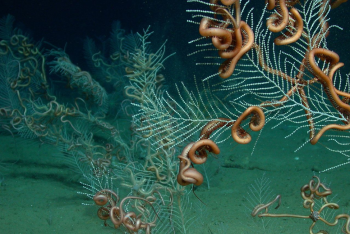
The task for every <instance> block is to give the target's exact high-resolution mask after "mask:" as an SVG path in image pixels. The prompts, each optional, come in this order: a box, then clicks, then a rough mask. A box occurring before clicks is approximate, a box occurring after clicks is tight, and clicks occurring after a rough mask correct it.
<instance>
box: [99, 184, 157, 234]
mask: <svg viewBox="0 0 350 234" xmlns="http://www.w3.org/2000/svg"><path fill="white" fill-rule="evenodd" d="M158 194H159V193H158ZM159 195H160V194H159ZM160 198H161V199H162V197H161V196H160ZM156 199H157V198H156V197H155V196H154V195H153V194H151V195H150V196H149V197H147V198H141V197H135V196H128V197H125V198H124V199H122V200H121V201H120V202H119V196H118V195H117V194H116V193H115V192H114V191H112V190H109V189H103V190H101V191H98V192H97V193H96V194H95V196H94V197H93V200H94V201H95V203H96V205H98V206H101V207H100V208H99V209H98V211H97V216H98V217H99V218H100V219H102V220H104V221H105V225H106V226H107V225H108V224H107V223H106V221H107V220H109V219H110V220H111V221H112V223H113V225H114V228H116V229H118V228H119V227H120V226H121V225H122V226H124V227H125V228H126V229H127V230H128V231H130V232H133V233H134V232H138V231H139V230H142V229H143V230H144V231H145V232H146V233H147V234H149V233H151V229H152V227H155V226H156V221H157V218H158V213H157V211H156V210H155V208H154V207H153V205H152V204H153V203H154V202H155V201H156ZM129 200H136V201H143V202H144V203H146V204H148V205H150V206H151V208H152V209H153V211H154V213H155V216H154V219H153V220H152V221H150V222H149V221H145V219H146V218H144V219H143V218H142V216H143V214H144V213H145V212H146V210H145V208H144V207H145V204H141V203H140V204H138V205H136V206H135V209H136V210H138V211H139V212H140V214H138V215H137V214H136V213H135V212H133V211H129V212H127V211H126V210H125V207H124V205H125V203H126V202H127V201H129ZM162 202H163V203H164V201H163V200H162ZM135 204H136V203H135ZM148 216H149V214H148Z"/></svg>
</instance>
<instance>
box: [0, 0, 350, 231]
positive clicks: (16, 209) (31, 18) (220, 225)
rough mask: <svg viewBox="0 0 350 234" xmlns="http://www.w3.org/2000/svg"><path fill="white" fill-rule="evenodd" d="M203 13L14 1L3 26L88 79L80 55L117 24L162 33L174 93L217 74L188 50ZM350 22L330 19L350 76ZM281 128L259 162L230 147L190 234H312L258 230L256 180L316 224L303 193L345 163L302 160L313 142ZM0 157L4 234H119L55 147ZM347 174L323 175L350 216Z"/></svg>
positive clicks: (290, 227) (3, 144)
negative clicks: (62, 53)
mask: <svg viewBox="0 0 350 234" xmlns="http://www.w3.org/2000/svg"><path fill="white" fill-rule="evenodd" d="M243 1H244V0H243ZM263 3H264V1H263V0H251V5H253V6H254V7H255V11H256V12H257V13H258V12H259V9H261V8H262V7H263ZM195 4H196V3H191V4H190V3H186V1H185V0H180V1H175V0H173V1H170V0H164V1H161V0H142V1H141V0H135V1H127V0H115V1H105V0H99V1H93V0H84V1H82V0H80V1H79V0H77V1H72V0H70V1H68V0H60V1H52V0H50V1H39V0H30V1H18V0H8V1H2V2H1V4H0V17H3V16H5V15H7V14H11V15H13V16H15V18H16V24H17V26H19V27H21V28H23V29H25V31H28V32H30V33H31V36H32V37H33V38H34V40H35V41H38V40H40V39H42V38H44V39H45V41H47V42H49V43H51V44H52V45H55V46H57V47H60V48H63V47H66V52H67V54H69V56H70V58H71V60H72V61H73V63H75V64H77V65H78V66H80V67H81V68H83V70H84V69H87V70H88V67H87V66H86V64H85V60H84V58H83V48H82V42H83V40H84V39H85V38H86V37H91V38H93V39H95V40H98V39H99V38H100V39H102V38H104V37H106V36H108V35H109V33H110V31H111V25H112V22H113V21H115V20H119V21H121V24H122V28H124V29H125V30H126V31H127V32H131V31H132V32H141V31H142V29H144V28H147V27H148V26H149V25H151V30H153V31H155V32H154V36H153V37H152V38H151V40H152V43H154V44H155V48H157V46H158V45H160V44H161V43H162V42H163V41H164V40H165V39H167V40H168V42H167V52H168V53H172V52H176V55H175V56H173V57H172V58H171V59H169V60H168V61H167V62H166V64H165V67H166V70H165V71H164V72H163V73H164V74H165V77H166V83H167V84H168V86H169V88H170V91H173V90H172V87H173V84H174V83H175V82H180V81H183V82H184V83H185V84H186V85H191V84H193V83H192V82H193V76H194V75H196V76H197V77H198V78H201V77H205V76H206V75H208V74H212V73H213V71H214V72H215V71H216V69H217V68H216V67H203V68H202V67H196V66H195V61H196V57H188V56H187V54H188V53H190V52H192V51H193V50H194V48H193V46H192V45H189V44H188V41H190V40H192V39H195V38H197V37H198V29H197V26H196V25H193V24H189V23H186V20H188V19H189V18H190V13H186V9H193V8H195V7H193V6H194V5H195ZM349 12H350V3H349V2H348V3H345V4H343V5H342V6H341V7H340V8H339V9H335V10H334V11H332V12H331V13H330V18H331V21H330V23H331V24H337V25H339V26H340V27H342V28H344V30H343V31H336V30H334V32H333V29H332V31H331V37H332V39H331V40H328V41H329V44H328V47H329V48H330V49H332V50H334V51H336V52H337V53H338V54H339V56H340V58H341V61H342V62H344V63H345V64H346V66H347V67H345V68H344V70H347V71H349V70H350V69H348V68H349V64H350V45H349V44H350V20H349ZM332 33H333V34H332ZM47 46H48V47H49V45H47ZM217 79H219V78H217ZM273 124H274V123H271V126H267V127H266V130H265V129H264V133H263V134H262V136H261V138H260V139H259V141H258V143H257V144H256V148H255V152H254V154H253V155H250V154H251V152H252V146H253V144H255V143H251V144H250V145H244V146H243V145H238V146H237V144H233V143H230V144H227V145H225V146H223V148H222V155H220V157H222V159H221V161H220V162H221V165H220V167H218V168H215V169H213V171H215V173H213V174H215V176H213V178H212V180H211V186H210V188H209V187H208V186H207V187H201V188H199V189H198V190H197V192H196V193H197V195H198V196H199V197H200V198H201V200H203V201H205V203H206V204H207V211H206V213H205V215H204V219H203V220H201V222H199V224H200V225H194V226H195V229H194V230H192V231H190V232H189V233H218V234H219V233H286V234H291V233H293V234H294V233H298V234H299V233H300V234H301V233H308V227H309V226H310V224H311V222H310V220H295V219H281V220H278V221H276V222H274V224H273V226H272V227H271V228H270V229H269V230H257V229H256V226H255V225H253V224H252V222H253V221H250V210H249V209H250V208H251V205H250V204H247V203H246V200H245V199H244V197H245V196H246V194H247V192H248V190H249V189H248V188H249V185H250V184H254V181H255V180H256V179H257V178H263V177H267V178H269V179H270V180H271V188H273V192H272V193H273V194H282V196H283V204H282V207H281V208H282V209H281V208H280V209H281V210H278V212H280V213H283V212H285V213H296V214H304V215H308V211H307V210H305V209H304V208H302V200H301V199H300V195H299V191H300V190H299V189H300V187H301V186H302V185H304V184H306V183H307V182H308V181H309V180H310V179H311V177H312V176H313V175H314V174H315V173H316V172H313V170H314V169H317V170H322V169H325V168H327V167H330V166H333V165H337V164H339V163H342V162H346V160H347V158H346V157H344V156H341V155H339V154H334V153H332V152H330V151H328V150H326V149H325V148H324V147H323V146H322V145H319V144H318V145H316V146H311V145H306V146H304V147H303V148H302V149H301V150H299V151H297V152H294V151H295V149H297V148H298V147H299V146H300V145H301V144H302V143H303V142H304V141H305V139H306V138H307V137H308V135H307V133H298V134H295V135H293V136H292V137H290V138H288V139H285V138H284V137H285V136H286V135H288V134H289V133H290V132H291V131H293V129H294V128H295V126H281V127H280V128H277V129H274V130H271V127H272V125H273ZM253 137H257V135H253ZM16 139H17V138H16ZM330 144H332V143H330ZM0 155H1V158H0V159H1V160H3V162H6V163H9V164H11V166H9V167H8V168H7V169H6V171H5V172H4V180H3V181H2V182H1V187H0V234H20V233H22V234H29V233H32V234H44V233H45V234H46V233H73V234H74V233H84V234H88V233H121V232H118V230H115V229H112V228H110V227H105V226H104V225H103V222H102V221H101V220H99V219H98V218H97V216H96V210H97V208H96V207H95V206H83V205H81V203H82V202H85V203H87V202H89V201H88V200H87V199H86V198H85V197H84V196H82V195H79V194H77V193H76V192H77V191H82V188H81V185H80V184H79V183H78V180H79V177H78V176H76V175H74V173H72V172H71V171H70V170H69V169H68V167H67V166H65V165H64V163H63V162H61V161H60V160H58V159H57V160H56V159H55V149H54V147H51V146H48V145H40V143H39V142H35V141H32V140H18V141H15V140H14V139H13V138H11V137H9V136H0ZM247 157H249V165H246V167H244V168H238V167H232V166H231V164H230V163H232V162H233V163H232V164H234V162H235V160H237V161H239V160H245V158H247ZM349 168H350V166H349V165H347V166H344V167H341V168H339V169H336V170H333V171H330V172H327V173H324V174H322V175H321V178H326V180H327V181H330V183H331V185H332V186H331V188H332V190H333V191H334V194H337V196H336V198H335V201H337V202H339V203H338V204H340V206H341V207H342V211H344V212H347V213H349V211H350V204H349V201H350V188H349V186H350V181H349V177H348V176H349ZM191 199H196V198H194V197H191ZM258 231H259V232H258ZM331 233H340V232H339V230H338V231H336V230H334V232H331Z"/></svg>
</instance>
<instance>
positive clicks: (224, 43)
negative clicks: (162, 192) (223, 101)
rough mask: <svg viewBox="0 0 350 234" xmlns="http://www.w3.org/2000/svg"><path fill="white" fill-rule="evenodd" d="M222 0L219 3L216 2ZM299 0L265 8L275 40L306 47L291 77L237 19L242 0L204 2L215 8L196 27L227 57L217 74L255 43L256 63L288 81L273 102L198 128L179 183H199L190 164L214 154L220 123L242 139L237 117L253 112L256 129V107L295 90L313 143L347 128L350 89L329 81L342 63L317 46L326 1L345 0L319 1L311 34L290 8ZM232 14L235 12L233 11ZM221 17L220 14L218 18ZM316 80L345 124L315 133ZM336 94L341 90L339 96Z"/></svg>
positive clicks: (259, 116) (260, 122)
mask: <svg viewBox="0 0 350 234" xmlns="http://www.w3.org/2000/svg"><path fill="white" fill-rule="evenodd" d="M220 2H221V4H220ZM298 2H299V1H298V0H279V1H275V0H268V1H266V7H267V9H268V10H274V13H272V14H271V15H270V17H269V18H268V20H267V22H266V24H267V27H268V29H269V30H270V31H271V32H274V33H281V35H280V36H278V37H277V38H275V40H274V43H275V44H276V45H279V46H283V45H288V44H291V43H294V42H296V41H298V40H299V39H300V37H303V39H304V40H306V41H307V42H308V43H307V44H308V45H309V46H308V47H307V48H306V51H305V53H304V58H303V60H302V61H301V63H300V67H299V69H298V73H297V74H296V76H295V77H291V76H290V75H288V74H286V73H284V72H282V71H280V70H276V69H273V68H271V67H269V66H268V65H267V64H266V63H265V61H264V55H263V52H262V50H261V49H260V46H259V45H258V44H256V43H255V42H254V32H253V31H252V29H251V28H250V27H249V25H248V24H247V23H245V22H244V21H242V20H241V16H240V13H241V11H240V1H238V0H210V3H209V4H208V5H209V6H210V9H211V10H212V11H213V13H214V17H210V18H207V17H204V18H202V20H201V22H200V26H199V32H200V34H201V35H202V36H203V37H208V38H211V41H212V44H213V45H214V47H215V48H217V49H218V53H219V56H220V57H221V58H223V59H226V60H225V61H224V62H223V63H222V64H221V66H220V68H219V72H218V74H219V76H220V77H222V78H228V77H230V76H231V75H232V73H233V72H234V69H235V67H236V64H237V62H238V61H239V60H240V59H241V57H242V56H243V55H244V54H245V53H246V52H248V51H249V50H250V49H252V48H253V49H255V50H256V51H257V54H258V55H259V64H260V66H261V67H262V68H263V69H264V70H265V71H266V72H268V73H271V74H274V75H277V76H279V77H281V78H283V79H284V80H286V81H287V82H289V83H290V84H291V88H290V90H289V91H288V92H286V94H285V95H284V96H283V97H282V98H281V99H280V100H279V101H278V102H277V103H273V102H269V101H267V102H263V103H261V104H260V106H251V107H249V108H247V109H246V111H245V112H244V113H243V114H242V115H241V116H240V117H239V118H238V119H237V120H230V119H227V118H219V119H217V120H213V121H210V122H209V123H208V124H207V125H206V126H205V127H204V128H203V129H202V132H201V136H200V140H199V141H197V142H195V143H194V142H192V143H190V144H188V145H187V146H186V147H185V148H184V150H183V151H182V153H181V155H180V156H178V158H179V159H180V166H179V173H178V179H177V180H178V183H179V184H181V185H188V184H195V185H200V184H202V182H203V176H202V175H201V173H199V172H198V171H197V170H196V169H195V168H191V164H192V163H194V164H202V163H204V162H205V161H206V158H207V152H206V151H209V152H213V153H214V154H218V153H219V152H220V150H219V148H218V146H217V145H216V144H215V142H213V141H211V140H209V139H208V138H209V136H210V134H211V133H212V132H213V131H214V130H216V129H218V128H221V127H224V126H232V137H233V139H234V140H235V141H236V142H238V143H240V144H246V143H248V142H250V140H251V137H250V135H249V134H248V133H247V132H246V131H245V130H243V129H242V128H241V127H240V124H241V122H242V121H243V120H244V119H246V118H247V117H248V116H249V115H250V114H253V118H252V120H251V122H250V128H251V129H252V130H253V131H259V130H261V129H262V127H263V126H264V124H265V116H264V113H263V111H262V109H261V108H260V107H269V106H274V107H276V106H279V105H282V104H283V103H285V102H286V101H287V100H288V99H289V98H290V97H291V96H292V95H293V94H295V93H298V95H299V97H300V98H301V104H302V105H303V106H304V111H305V116H306V118H307V121H308V125H309V129H310V142H311V143H312V144H316V143H317V142H318V140H319V139H320V137H321V136H322V135H323V134H324V133H325V132H326V131H327V130H329V129H337V130H347V129H350V106H349V105H348V102H349V100H350V94H349V93H346V92H342V91H339V90H337V89H336V88H335V87H334V85H333V81H332V80H333V76H334V74H335V72H336V71H337V70H338V69H339V68H340V67H342V66H343V65H344V64H343V63H339V56H338V55H337V54H336V53H335V52H333V51H330V50H328V49H324V48H320V47H321V42H322V40H323V39H324V38H326V37H327V36H328V34H329V31H328V28H329V26H328V23H327V20H326V19H325V14H326V13H325V12H326V8H327V7H332V8H335V7H337V6H339V5H340V4H341V3H342V2H343V1H333V2H330V1H326V0H325V1H323V2H322V3H320V4H321V5H320V10H319V14H318V16H319V17H318V21H319V25H320V27H321V30H320V32H319V33H317V34H315V35H313V37H312V38H309V36H308V34H307V33H306V32H304V26H303V19H302V17H301V15H300V13H299V11H298V10H297V9H296V8H294V5H295V4H297V3H298ZM233 14H234V15H235V17H234V16H233ZM219 17H222V19H219ZM320 61H321V62H323V63H324V67H325V69H321V68H320V67H319V65H318V63H319V62H320ZM306 71H308V72H309V73H310V74H311V76H312V77H311V79H306V78H304V76H308V75H306ZM314 83H320V84H321V85H322V87H323V89H324V91H325V93H326V95H327V97H328V99H329V101H330V103H331V104H332V106H333V107H334V108H335V109H336V110H337V111H338V112H339V114H340V115H341V116H342V117H343V119H344V121H343V122H344V123H345V125H339V124H329V125H327V126H324V127H323V128H322V129H320V130H319V131H318V133H316V128H315V124H314V119H313V115H312V111H311V108H310V105H309V101H308V97H307V94H306V92H305V88H306V87H307V86H309V85H312V84H314ZM339 96H343V97H344V98H343V99H340V97H339Z"/></svg>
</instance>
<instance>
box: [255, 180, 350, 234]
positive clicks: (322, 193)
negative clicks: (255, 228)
mask: <svg viewBox="0 0 350 234" xmlns="http://www.w3.org/2000/svg"><path fill="white" fill-rule="evenodd" d="M300 190H301V197H302V198H303V200H304V202H303V207H304V208H305V209H309V210H310V215H308V216H307V215H295V214H271V213H269V207H270V206H271V205H272V204H273V203H275V202H276V201H278V205H277V207H276V208H275V209H277V208H278V207H279V206H280V205H281V195H277V196H276V198H275V199H274V200H272V201H271V202H269V203H267V204H259V205H257V206H256V207H255V208H254V209H253V211H252V214H251V215H252V216H253V217H255V216H258V217H260V218H261V217H290V218H301V219H311V220H312V224H311V226H310V228H309V231H310V233H311V234H314V232H313V228H314V226H315V225H316V222H317V221H318V220H321V221H322V222H324V223H325V224H327V225H329V226H335V225H337V224H338V222H339V220H340V219H345V221H346V222H345V223H344V225H343V228H342V231H343V232H344V233H347V234H349V233H350V230H349V225H350V216H349V215H348V214H339V215H337V216H335V218H334V222H333V223H331V222H328V221H327V220H326V219H325V217H322V215H321V213H322V211H323V210H324V209H325V208H330V209H333V210H334V209H339V205H338V204H336V203H332V202H328V200H327V196H329V195H331V194H332V190H331V189H330V188H328V187H327V186H326V185H324V184H323V183H321V182H320V179H319V178H318V177H317V176H313V177H312V179H311V180H310V182H309V183H308V184H305V185H304V186H303V187H301V189H300ZM316 200H322V206H321V207H320V209H319V210H315V209H314V206H315V201H316ZM262 211H263V212H262ZM261 212H262V213H261ZM322 233H323V234H326V233H328V232H327V231H324V230H322V231H319V232H317V234H322Z"/></svg>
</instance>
